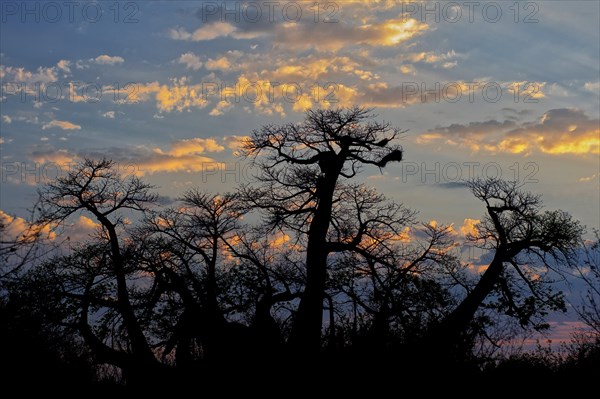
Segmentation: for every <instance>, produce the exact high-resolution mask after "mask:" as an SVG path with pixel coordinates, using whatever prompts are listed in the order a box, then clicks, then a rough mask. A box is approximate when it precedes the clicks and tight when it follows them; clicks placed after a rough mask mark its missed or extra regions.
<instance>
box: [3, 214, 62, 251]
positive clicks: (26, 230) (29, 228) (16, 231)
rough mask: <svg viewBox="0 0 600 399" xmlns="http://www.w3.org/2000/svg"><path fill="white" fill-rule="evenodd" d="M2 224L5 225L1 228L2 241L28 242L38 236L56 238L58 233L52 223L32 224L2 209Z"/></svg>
mask: <svg viewBox="0 0 600 399" xmlns="http://www.w3.org/2000/svg"><path fill="white" fill-rule="evenodd" d="M0 225H2V226H4V228H3V229H2V230H1V232H2V240H1V241H7V242H11V241H17V242H23V243H28V242H32V241H33V240H34V239H35V238H36V237H41V238H47V239H50V240H53V239H55V238H56V233H55V232H54V231H53V230H52V226H51V225H49V224H45V225H37V224H32V223H29V222H28V221H27V220H25V219H23V218H21V217H18V216H11V215H9V214H7V213H6V212H4V211H2V210H1V209H0Z"/></svg>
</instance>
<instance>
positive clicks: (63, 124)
mask: <svg viewBox="0 0 600 399" xmlns="http://www.w3.org/2000/svg"><path fill="white" fill-rule="evenodd" d="M53 127H57V128H60V129H62V130H81V126H79V125H76V124H74V123H72V122H69V121H58V120H53V121H50V122H48V123H46V124H45V125H43V126H42V130H46V129H50V128H53Z"/></svg>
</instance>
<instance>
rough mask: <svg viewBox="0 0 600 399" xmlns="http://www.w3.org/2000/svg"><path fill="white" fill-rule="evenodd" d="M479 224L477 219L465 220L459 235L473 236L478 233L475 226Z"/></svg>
mask: <svg viewBox="0 0 600 399" xmlns="http://www.w3.org/2000/svg"><path fill="white" fill-rule="evenodd" d="M479 223H481V220H479V219H468V218H467V219H465V220H464V222H463V225H462V226H461V227H460V233H461V234H462V235H463V236H465V237H467V236H469V235H471V236H475V235H476V234H477V232H478V230H477V225H478V224H479Z"/></svg>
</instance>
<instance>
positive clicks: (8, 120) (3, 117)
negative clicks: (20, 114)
mask: <svg viewBox="0 0 600 399" xmlns="http://www.w3.org/2000/svg"><path fill="white" fill-rule="evenodd" d="M2 121H3V122H4V123H6V124H7V125H10V124H11V123H12V118H11V117H10V116H8V115H2Z"/></svg>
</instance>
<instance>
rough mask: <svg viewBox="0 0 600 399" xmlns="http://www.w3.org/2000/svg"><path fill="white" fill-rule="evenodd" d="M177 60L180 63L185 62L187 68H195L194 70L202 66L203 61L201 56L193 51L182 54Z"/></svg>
mask: <svg viewBox="0 0 600 399" xmlns="http://www.w3.org/2000/svg"><path fill="white" fill-rule="evenodd" d="M177 62H178V63H180V64H185V67H186V68H187V69H193V70H194V71H197V70H198V69H200V68H202V61H200V57H198V56H197V55H196V54H194V53H192V52H189V53H185V54H181V56H180V57H179V58H178V59H177Z"/></svg>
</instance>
